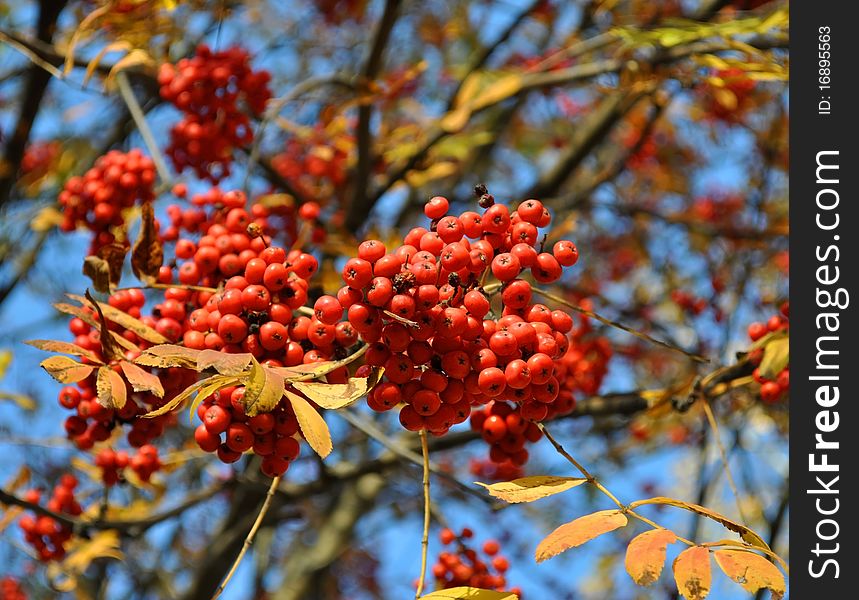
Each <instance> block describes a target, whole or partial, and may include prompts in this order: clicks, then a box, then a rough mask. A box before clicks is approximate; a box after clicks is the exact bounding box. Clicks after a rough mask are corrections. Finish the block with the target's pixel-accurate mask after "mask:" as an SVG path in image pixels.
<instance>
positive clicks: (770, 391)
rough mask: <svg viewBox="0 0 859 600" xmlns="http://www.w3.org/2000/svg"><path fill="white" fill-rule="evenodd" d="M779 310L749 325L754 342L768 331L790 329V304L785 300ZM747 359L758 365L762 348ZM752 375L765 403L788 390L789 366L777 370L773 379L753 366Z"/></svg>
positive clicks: (773, 400)
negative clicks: (763, 319)
mask: <svg viewBox="0 0 859 600" xmlns="http://www.w3.org/2000/svg"><path fill="white" fill-rule="evenodd" d="M780 312H781V314H780V315H773V316H771V317H770V318H769V320H767V322H766V323H758V322H756V323H752V324H751V325H749V338H750V339H751V340H752V341H753V342H756V341H758V340H759V339H761V338H762V337H764V336H765V335H767V334H769V333H774V332H777V331H787V330H788V329H790V321H789V320H788V319H789V316H790V305H789V304H788V303H787V302H785V303H784V304H782V306H781V309H780ZM749 359H750V360H751V361H752V363H753V364H755V365H759V364H760V362H761V360H762V359H763V348H757V349H755V350H753V351H752V352H751V353H750V354H749ZM752 376H753V377H754V378H755V381H756V382H758V383H759V384H760V385H761V400H763V401H764V402H765V403H767V404H775V403H776V402H778V401H779V400H781V399H782V398H784V397H785V395H786V394H787V392H788V391H789V390H790V366H786V367H784V368H783V369H782V370H781V371H779V373H778V374H777V375H776V378H775V379H774V380H773V379H767V378H766V377H763V376H762V375H761V374H760V370H759V369H758V368H755V370H754V372H753V373H752Z"/></svg>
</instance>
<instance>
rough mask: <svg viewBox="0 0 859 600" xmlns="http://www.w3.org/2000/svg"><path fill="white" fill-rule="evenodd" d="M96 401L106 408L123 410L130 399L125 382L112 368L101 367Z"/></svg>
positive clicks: (97, 377)
mask: <svg viewBox="0 0 859 600" xmlns="http://www.w3.org/2000/svg"><path fill="white" fill-rule="evenodd" d="M95 389H96V392H97V396H96V399H97V400H98V403H99V404H101V405H102V406H103V407H105V408H116V409H119V408H122V407H123V406H125V401H126V400H127V398H128V390H127V389H126V388H125V381H123V379H122V377H121V376H120V374H119V373H117V372H116V371H114V370H113V369H112V368H110V367H99V368H98V373H97V374H96V378H95Z"/></svg>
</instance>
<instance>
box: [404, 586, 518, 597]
mask: <svg viewBox="0 0 859 600" xmlns="http://www.w3.org/2000/svg"><path fill="white" fill-rule="evenodd" d="M420 600H519V596H517V595H516V594H514V593H513V592H497V591H495V590H484V589H480V588H473V587H454V588H448V589H446V590H438V591H435V592H431V593H429V594H426V595H424V596H421V598H420Z"/></svg>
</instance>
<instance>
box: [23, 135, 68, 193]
mask: <svg viewBox="0 0 859 600" xmlns="http://www.w3.org/2000/svg"><path fill="white" fill-rule="evenodd" d="M62 149H63V145H62V143H60V142H59V141H57V140H50V141H36V142H33V143H31V144H29V145H28V146H27V147H26V149H25V150H24V156H23V157H22V158H21V181H22V182H24V183H30V182H33V181H35V180H37V179H39V178H40V177H43V176H44V175H46V174H47V173H48V172H49V171H50V170H51V167H52V166H53V164H54V161H56V159H57V157H59V155H60V152H62Z"/></svg>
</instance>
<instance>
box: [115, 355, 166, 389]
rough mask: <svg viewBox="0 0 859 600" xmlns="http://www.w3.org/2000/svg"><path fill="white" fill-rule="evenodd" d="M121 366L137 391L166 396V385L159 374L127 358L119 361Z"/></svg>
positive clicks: (126, 377)
mask: <svg viewBox="0 0 859 600" xmlns="http://www.w3.org/2000/svg"><path fill="white" fill-rule="evenodd" d="M119 366H120V368H121V369H122V372H123V373H124V374H125V379H126V380H127V381H128V383H130V384H131V388H132V389H133V390H134V391H135V392H151V393H153V394H155V395H156V396H158V397H159V398H163V397H164V386H163V385H162V384H161V380H160V379H158V377H157V376H155V375H153V374H152V373H150V372H148V371H144V370H143V369H141V368H140V367H138V366H137V365H135V364H134V363H131V362H129V361H127V360H121V361H119Z"/></svg>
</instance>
